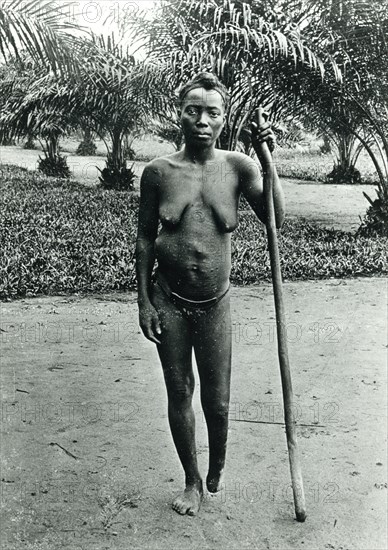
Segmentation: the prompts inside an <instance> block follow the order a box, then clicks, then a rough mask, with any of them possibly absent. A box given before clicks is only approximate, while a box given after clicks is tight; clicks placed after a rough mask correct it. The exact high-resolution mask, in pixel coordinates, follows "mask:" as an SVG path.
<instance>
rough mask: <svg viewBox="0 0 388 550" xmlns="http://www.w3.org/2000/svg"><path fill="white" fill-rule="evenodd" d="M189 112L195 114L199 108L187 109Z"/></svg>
mask: <svg viewBox="0 0 388 550" xmlns="http://www.w3.org/2000/svg"><path fill="white" fill-rule="evenodd" d="M187 113H188V114H189V115H195V114H196V113H197V109H193V108H191V109H187Z"/></svg>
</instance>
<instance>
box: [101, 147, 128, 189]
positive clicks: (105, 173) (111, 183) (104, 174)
mask: <svg viewBox="0 0 388 550" xmlns="http://www.w3.org/2000/svg"><path fill="white" fill-rule="evenodd" d="M134 164H135V163H132V164H131V166H130V167H129V168H127V163H126V161H124V165H123V166H122V167H121V168H117V166H116V165H115V164H114V162H113V161H112V158H111V156H110V155H109V154H108V159H107V161H106V166H105V168H104V169H103V170H101V169H100V168H97V169H98V170H99V172H100V174H101V176H99V178H98V179H99V180H100V184H101V186H102V187H103V188H104V189H115V190H117V191H133V190H134V188H135V180H136V178H137V176H136V174H135V171H134V168H133V167H134Z"/></svg>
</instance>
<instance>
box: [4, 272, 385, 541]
mask: <svg viewBox="0 0 388 550" xmlns="http://www.w3.org/2000/svg"><path fill="white" fill-rule="evenodd" d="M386 299H387V281H386V280H385V279H358V280H346V281H343V280H341V281H339V280H329V281H323V282H322V281H317V282H298V283H286V284H285V302H286V309H287V313H288V319H287V334H288V340H289V352H290V362H291V368H292V371H293V384H294V393H295V400H296V416H297V418H298V423H299V427H298V435H299V445H300V450H301V455H302V463H303V473H304V483H305V491H306V501H307V512H308V518H307V520H306V522H305V523H303V524H301V523H297V522H296V521H295V519H294V511H293V503H292V494H291V491H290V484H289V468H288V457H287V450H286V440H285V432H284V427H283V425H282V407H281V389H280V376H279V368H278V362H277V357H276V338H275V334H274V328H275V320H274V309H273V299H272V290H271V287H270V285H266V284H263V285H261V286H258V287H253V286H252V287H246V288H241V287H240V288H235V289H233V291H232V312H233V327H232V330H233V348H234V349H233V377H232V397H231V412H230V430H229V447H228V457H227V468H226V480H225V485H224V487H223V490H222V491H221V493H220V494H219V495H217V496H210V495H207V496H206V499H205V501H204V504H203V506H202V509H201V511H200V514H199V515H198V516H197V517H195V518H191V517H187V516H185V517H182V516H179V515H178V514H176V513H175V512H174V511H172V510H171V508H170V501H171V498H172V496H173V495H174V494H175V493H176V492H178V491H179V490H180V489H181V488H182V483H183V475H182V471H181V467H180V464H179V461H178V458H177V456H176V453H175V449H174V446H173V443H172V439H171V436H170V433H169V428H168V421H167V414H166V412H167V411H166V394H165V389H164V383H163V379H162V373H161V368H160V366H159V362H158V359H157V354H156V350H155V348H154V345H153V344H151V343H150V342H148V341H147V340H145V339H144V337H143V336H142V335H141V334H140V332H139V329H138V326H137V307H136V297H135V294H134V293H126V294H122V295H117V294H116V295H110V296H93V297H86V298H82V297H78V296H73V297H54V298H53V297H45V298H35V299H28V300H21V301H15V302H10V303H3V304H2V306H1V323H2V324H1V337H2V364H1V373H2V374H1V378H2V389H1V392H2V429H3V434H2V441H1V444H2V451H3V452H2V454H3V463H2V469H1V487H2V499H1V503H2V515H3V519H2V522H1V524H2V535H1V537H2V540H1V542H2V546H1V547H2V548H4V549H6V550H22V549H29V550H31V549H35V550H56V549H60V548H65V549H69V550H81V549H82V550H105V549H120V550H121V549H122V550H128V549H129V548H139V549H166V550H167V549H168V550H169V549H175V548H176V549H188V550H189V549H190V550H191V549H221V548H225V549H240V548H243V549H253V548H257V549H266V550H269V549H278V550H285V549H298V550H300V549H303V548H305V549H306V550H307V549H325V550H326V549H332V550H345V549H355V548H357V549H374V550H380V549H383V548H386V519H387V516H386V498H387V458H386V457H387V452H386V451H387V448H386V433H387V430H386V428H387V426H386V403H387V385H386V376H387V372H386V357H387V341H386V333H387V318H386ZM197 385H198V379H197ZM194 406H195V410H196V414H197V441H198V454H199V461H200V467H201V471H202V472H203V474H204V475H206V466H207V440H206V431H205V423H204V421H203V417H202V415H201V410H200V405H199V398H198V387H196V392H195V403H194Z"/></svg>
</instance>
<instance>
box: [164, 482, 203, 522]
mask: <svg viewBox="0 0 388 550" xmlns="http://www.w3.org/2000/svg"><path fill="white" fill-rule="evenodd" d="M202 499H203V488H202V481H200V482H198V483H196V484H195V485H188V486H187V487H186V489H185V490H184V491H183V493H180V494H179V495H178V496H177V497H175V499H174V501H173V503H172V508H173V510H175V512H178V514H182V515H184V514H188V515H189V516H195V515H196V514H197V512H198V511H199V509H200V507H201V502H202Z"/></svg>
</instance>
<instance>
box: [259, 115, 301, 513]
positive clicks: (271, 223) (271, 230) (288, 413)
mask: <svg viewBox="0 0 388 550" xmlns="http://www.w3.org/2000/svg"><path fill="white" fill-rule="evenodd" d="M263 123H264V116H263V109H262V108H261V107H259V109H258V110H257V124H258V127H260V126H261V125H262V124H263ZM260 147H261V152H262V159H263V162H264V164H263V170H264V197H265V204H266V210H267V223H266V226H267V237H268V248H269V256H270V261H271V272H272V284H273V293H274V299H275V310H276V328H277V339H278V355H279V364H280V375H281V379H282V389H283V404H284V421H285V424H286V436H287V446H288V457H289V461H290V471H291V481H292V491H293V494H294V505H295V514H296V519H297V520H298V521H305V519H306V504H305V496H304V489H303V479H302V470H301V466H300V458H299V452H298V443H297V437H296V423H295V420H294V410H295V409H294V396H293V392H292V382H291V372H290V364H289V361H288V349H287V332H286V317H285V311H284V303H283V289H282V275H281V271H280V260H279V247H278V240H277V234H276V223H275V208H274V203H273V179H274V163H273V160H272V155H271V153H270V151H269V149H268V145H267V144H266V143H265V142H264V143H261V144H260Z"/></svg>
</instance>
